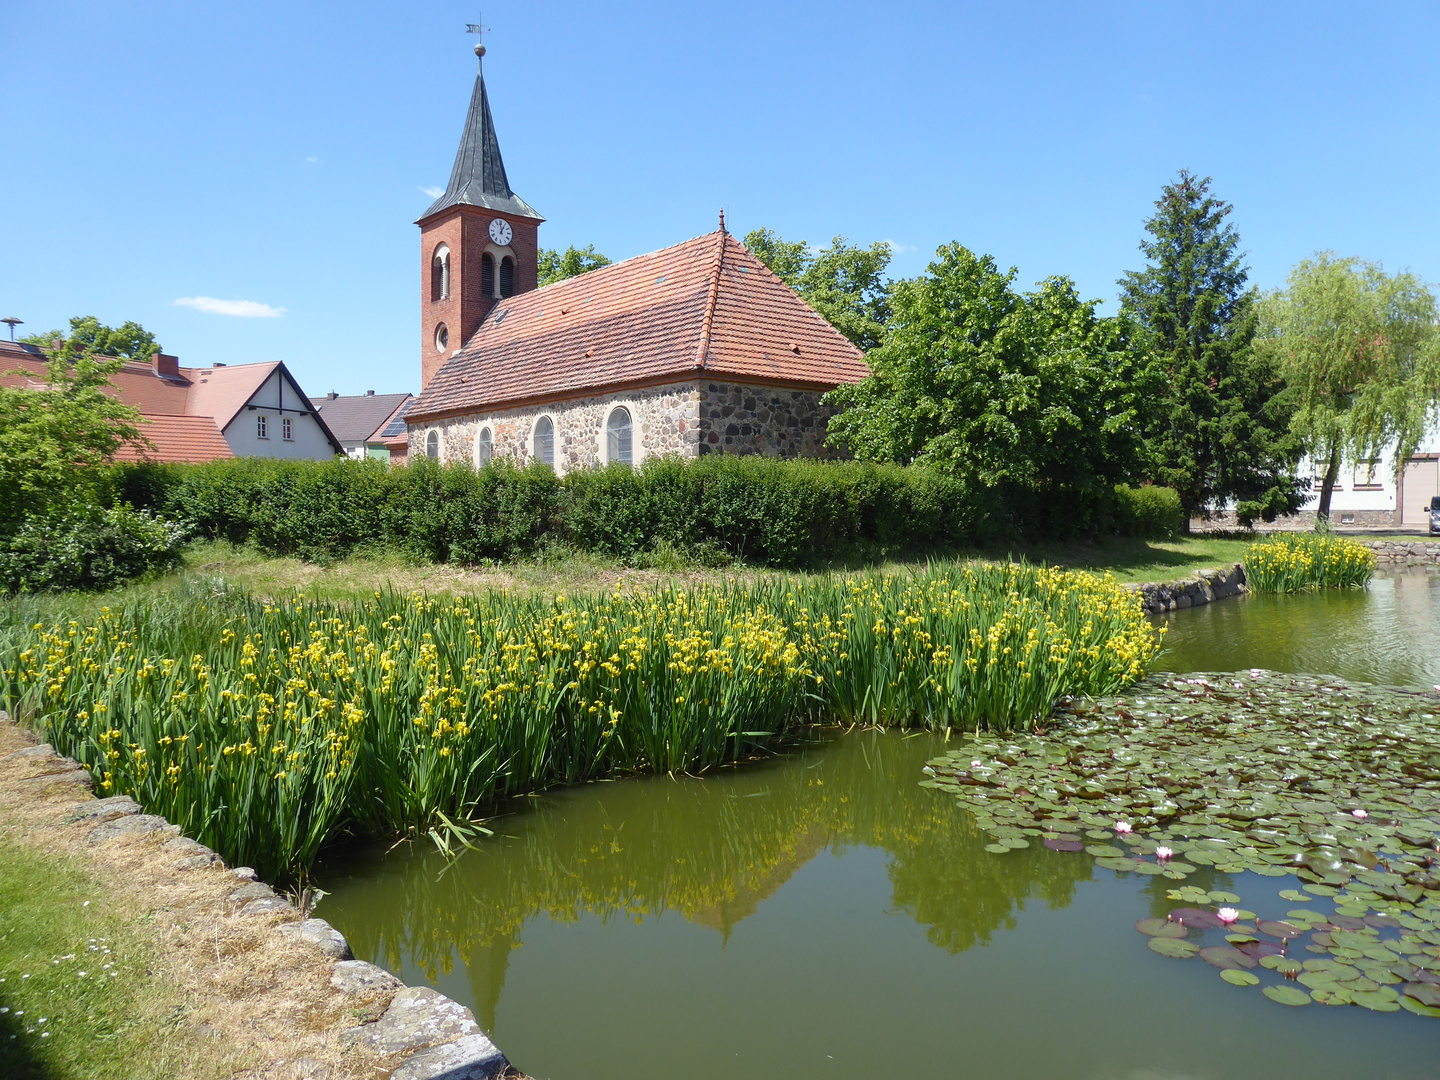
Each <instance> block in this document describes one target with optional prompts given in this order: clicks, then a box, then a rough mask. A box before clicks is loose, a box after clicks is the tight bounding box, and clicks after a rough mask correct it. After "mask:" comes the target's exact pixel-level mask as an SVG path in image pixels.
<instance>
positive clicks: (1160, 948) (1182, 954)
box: [1148, 937, 1200, 960]
mask: <svg viewBox="0 0 1440 1080" xmlns="http://www.w3.org/2000/svg"><path fill="white" fill-rule="evenodd" d="M1148 944H1149V946H1150V948H1152V949H1154V950H1155V951H1156V952H1158V953H1159V954H1160V955H1161V956H1170V957H1173V958H1175V959H1176V960H1188V959H1190V957H1192V956H1194V955H1196V954H1197V953H1198V952H1199V951H1200V946H1199V945H1196V944H1195V943H1194V942H1193V941H1186V940H1185V939H1184V938H1171V937H1152V938H1151V939H1150V941H1149V942H1148Z"/></svg>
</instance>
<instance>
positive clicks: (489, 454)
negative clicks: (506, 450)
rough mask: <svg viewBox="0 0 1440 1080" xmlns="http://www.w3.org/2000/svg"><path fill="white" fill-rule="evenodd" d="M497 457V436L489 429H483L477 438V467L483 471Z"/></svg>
mask: <svg viewBox="0 0 1440 1080" xmlns="http://www.w3.org/2000/svg"><path fill="white" fill-rule="evenodd" d="M494 456H495V436H494V435H492V434H491V432H490V429H489V428H488V427H482V428H481V429H480V434H479V435H476V436H475V467H476V468H477V469H483V468H484V467H485V466H486V465H489V464H490V460H491V459H492V458H493V457H494Z"/></svg>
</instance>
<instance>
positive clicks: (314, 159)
mask: <svg viewBox="0 0 1440 1080" xmlns="http://www.w3.org/2000/svg"><path fill="white" fill-rule="evenodd" d="M305 160H306V161H308V162H309V163H310V164H311V165H319V164H320V159H319V158H318V157H307V158H306V159H305Z"/></svg>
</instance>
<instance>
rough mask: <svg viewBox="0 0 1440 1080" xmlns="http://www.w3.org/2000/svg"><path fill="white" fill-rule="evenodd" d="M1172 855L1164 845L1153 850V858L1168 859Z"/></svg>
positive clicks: (1172, 852)
mask: <svg viewBox="0 0 1440 1080" xmlns="http://www.w3.org/2000/svg"><path fill="white" fill-rule="evenodd" d="M1174 854H1175V852H1174V851H1172V850H1171V849H1170V848H1168V847H1166V846H1165V845H1164V844H1161V845H1160V846H1159V847H1157V848H1156V849H1155V858H1157V859H1168V858H1170V856H1172V855H1174Z"/></svg>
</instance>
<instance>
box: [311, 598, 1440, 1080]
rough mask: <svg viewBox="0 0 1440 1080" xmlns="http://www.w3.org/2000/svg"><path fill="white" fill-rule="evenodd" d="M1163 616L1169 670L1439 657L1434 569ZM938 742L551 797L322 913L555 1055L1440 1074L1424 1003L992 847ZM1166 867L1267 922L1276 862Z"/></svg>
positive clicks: (699, 1076) (1038, 858)
mask: <svg viewBox="0 0 1440 1080" xmlns="http://www.w3.org/2000/svg"><path fill="white" fill-rule="evenodd" d="M1170 623H1171V632H1170V635H1169V637H1168V640H1167V645H1168V647H1169V652H1168V653H1167V654H1166V656H1165V658H1164V659H1165V661H1167V663H1165V664H1164V665H1162V666H1165V667H1168V668H1169V669H1170V670H1178V671H1187V670H1188V671H1194V670H1222V669H1228V670H1236V669H1243V668H1249V667H1268V668H1274V669H1278V670H1290V671H1316V672H1328V673H1334V674H1337V675H1341V676H1342V677H1347V678H1352V679H1359V680H1363V681H1380V682H1390V683H1404V684H1411V685H1414V684H1420V685H1430V684H1433V683H1437V682H1440V576H1437V575H1428V576H1427V575H1423V574H1420V575H1414V574H1412V575H1397V576H1395V577H1382V578H1377V579H1376V581H1375V582H1374V583H1373V584H1372V586H1371V588H1370V589H1369V590H1368V591H1367V592H1362V593H1351V594H1337V593H1331V594H1316V595H1306V596H1295V597H1251V598H1248V599H1245V600H1243V601H1225V602H1222V603H1219V604H1212V605H1210V606H1208V607H1203V608H1198V609H1194V610H1190V611H1184V612H1179V613H1177V615H1176V616H1174V617H1173V618H1172V619H1171V620H1170ZM943 745H944V744H943V743H942V742H941V741H940V740H939V739H938V738H936V737H933V736H929V735H925V736H919V737H914V738H905V737H902V736H900V735H898V734H895V733H887V734H880V733H875V732H857V733H852V734H850V735H847V736H845V737H843V738H832V739H830V740H828V741H822V742H817V743H814V744H811V745H808V746H806V747H803V748H801V749H799V750H797V751H796V752H795V753H793V754H791V755H788V756H786V757H785V758H783V759H780V760H776V761H772V762H769V763H767V764H764V765H762V766H757V767H753V768H746V769H732V770H725V771H721V772H719V773H716V774H713V775H710V776H708V777H707V778H706V779H704V780H703V781H702V780H695V779H690V778H675V779H670V778H645V779H640V780H632V781H621V782H617V783H610V784H591V785H588V786H586V787H582V788H576V789H572V790H569V791H556V792H552V793H548V794H546V795H544V796H543V797H539V798H534V799H529V800H523V801H522V802H521V803H520V804H519V805H520V809H518V810H516V811H515V812H513V813H511V814H509V815H508V816H505V817H502V818H500V819H498V820H497V821H496V822H494V825H495V827H496V830H497V835H496V836H495V837H493V838H489V839H487V840H485V841H484V842H483V843H481V844H479V845H478V847H477V850H475V851H472V852H468V853H466V854H465V855H464V856H463V857H461V858H460V859H458V860H456V861H455V862H453V863H447V862H446V861H445V860H444V859H442V858H441V857H439V856H438V855H436V854H434V853H433V852H426V851H424V850H421V849H419V848H418V847H417V848H415V849H397V850H396V851H393V852H391V853H389V854H388V855H386V854H381V853H378V852H372V853H369V854H368V855H365V854H361V855H358V856H356V857H354V858H352V859H350V860H349V861H347V862H345V863H343V864H340V863H337V864H333V865H331V866H329V867H324V868H322V869H321V870H320V871H319V872H318V874H319V881H320V883H321V884H322V885H323V886H324V887H325V888H327V889H330V890H332V894H331V895H330V896H329V897H327V898H326V899H325V902H324V905H323V907H322V909H321V914H322V915H324V917H325V918H327V919H329V920H330V921H332V922H333V923H334V924H335V925H336V926H337V927H338V928H339V929H340V930H341V931H342V932H343V933H345V934H346V936H347V937H348V938H349V939H350V942H351V944H352V946H353V947H354V949H355V952H356V954H357V955H358V956H360V957H362V958H363V959H367V960H373V961H375V962H377V963H380V964H383V965H384V966H386V967H388V968H390V969H391V970H392V971H395V972H397V973H399V974H401V975H402V976H403V977H404V978H406V980H407V981H410V982H412V983H418V982H429V983H431V984H433V985H435V986H437V988H438V989H440V990H441V991H442V992H444V993H446V994H449V995H450V996H452V997H454V998H456V999H458V1000H461V1001H463V1002H464V1003H465V1004H466V1005H468V1006H470V1007H471V1008H473V1009H474V1010H475V1013H476V1015H477V1018H478V1019H479V1020H480V1022H481V1023H482V1025H483V1026H484V1027H485V1028H486V1029H487V1030H488V1031H490V1032H491V1033H492V1034H493V1035H494V1036H495V1038H496V1041H497V1042H498V1043H499V1045H500V1046H501V1047H502V1048H504V1049H505V1051H506V1052H507V1053H508V1054H510V1055H511V1056H512V1058H514V1059H515V1061H516V1062H517V1063H518V1064H519V1065H521V1066H522V1067H524V1068H526V1069H527V1070H528V1071H529V1072H531V1073H532V1074H533V1075H537V1076H547V1077H551V1078H552V1080H659V1078H669V1077H677V1076H684V1077H686V1078H687V1080H722V1078H728V1077H731V1076H734V1075H737V1074H741V1073H743V1074H745V1075H756V1076H763V1077H781V1076H783V1077H785V1078H786V1080H831V1078H836V1077H851V1076H882V1075H885V1076H888V1075H892V1074H899V1075H906V1076H917V1077H932V1076H934V1077H942V1076H943V1077H952V1076H966V1077H999V1076H1003V1077H1006V1078H1007V1080H1010V1078H1014V1080H1041V1078H1044V1080H1055V1078H1068V1077H1077V1078H1086V1080H1100V1078H1120V1077H1131V1078H1136V1080H1139V1078H1142V1077H1143V1078H1158V1077H1166V1078H1181V1077H1210V1078H1214V1077H1221V1076H1223V1077H1227V1078H1238V1080H1262V1078H1263V1080H1269V1078H1271V1077H1274V1076H1282V1075H1287V1076H1288V1075H1303V1076H1305V1077H1307V1080H1340V1078H1344V1080H1350V1078H1352V1077H1356V1076H1367V1077H1368V1076H1376V1077H1379V1076H1384V1077H1388V1078H1402V1077H1403V1078H1406V1080H1409V1078H1416V1080H1419V1078H1421V1077H1433V1076H1434V1075H1435V1068H1434V1047H1435V1039H1436V1035H1435V1032H1436V1030H1437V1029H1436V1028H1435V1027H1433V1026H1429V1025H1434V1024H1436V1023H1437V1021H1434V1020H1428V1019H1423V1018H1419V1017H1413V1016H1408V1015H1380V1014H1372V1013H1368V1012H1366V1011H1365V1010H1362V1009H1358V1008H1344V1009H1331V1008H1324V1007H1321V1006H1319V1005H1316V1006H1312V1007H1310V1008H1302V1009H1285V1008H1283V1007H1281V1006H1278V1005H1274V1004H1273V1003H1271V1002H1268V1001H1264V1000H1263V999H1261V998H1259V997H1258V994H1256V993H1254V992H1252V991H1248V990H1241V989H1239V988H1237V987H1233V986H1229V985H1227V984H1225V983H1223V982H1222V981H1221V980H1220V979H1219V977H1218V973H1217V972H1216V971H1215V970H1214V969H1213V968H1211V967H1209V966H1208V965H1206V964H1203V963H1201V962H1200V961H1198V960H1191V961H1183V962H1182V961H1177V960H1169V959H1165V958H1162V957H1158V956H1156V955H1155V954H1154V953H1153V952H1152V951H1151V950H1150V949H1149V948H1148V947H1147V944H1146V940H1147V939H1145V938H1144V937H1142V935H1140V934H1137V933H1136V932H1135V930H1134V928H1133V924H1134V921H1135V920H1136V919H1138V918H1140V917H1143V916H1145V915H1147V914H1150V915H1159V914H1162V913H1163V912H1165V911H1167V910H1168V909H1169V907H1170V906H1171V905H1170V903H1169V901H1168V899H1167V898H1166V896H1165V892H1166V890H1167V888H1168V887H1169V886H1170V885H1171V884H1173V883H1172V882H1169V881H1164V880H1162V879H1160V878H1157V877H1150V878H1146V879H1144V880H1136V879H1134V878H1129V877H1125V876H1117V875H1115V874H1113V873H1111V872H1110V871H1108V870H1097V869H1096V868H1095V866H1094V863H1093V861H1092V860H1091V859H1090V858H1089V856H1086V855H1071V854H1062V853H1056V852H1051V851H1048V850H1045V849H1044V848H1041V847H1039V846H1036V847H1033V848H1029V849H1024V850H1020V851H1014V852H1011V853H1009V854H1006V855H1000V856H996V855H991V854H989V853H987V852H985V851H984V850H983V845H984V844H985V843H986V842H987V841H988V837H985V836H983V835H981V834H979V833H978V832H977V831H976V829H975V827H974V824H973V822H972V819H971V818H970V817H969V815H968V814H967V813H966V812H965V811H963V810H962V809H961V808H960V807H959V805H958V804H957V803H956V801H955V800H954V799H952V798H949V797H947V796H945V795H943V794H942V793H940V792H937V791H934V790H931V789H925V788H920V787H919V786H918V785H917V781H918V780H919V779H920V775H921V774H920V769H921V767H922V766H923V764H924V762H925V761H926V760H927V759H928V758H930V757H933V756H935V755H936V754H937V753H938V752H940V750H941V749H942V747H943ZM1092 874H1093V880H1089V881H1088V882H1087V883H1086V884H1085V885H1084V887H1083V888H1079V887H1077V886H1078V885H1079V884H1080V883H1081V882H1082V881H1086V879H1089V878H1091V876H1092ZM1186 883H1187V884H1190V885H1198V886H1200V887H1202V888H1207V889H1211V888H1214V889H1225V890H1227V891H1232V892H1234V893H1236V894H1237V895H1239V896H1241V897H1242V899H1243V902H1244V906H1245V907H1247V908H1251V909H1252V910H1255V911H1256V912H1258V913H1259V914H1261V916H1262V917H1264V918H1281V917H1283V916H1284V914H1285V912H1286V911H1287V910H1288V909H1289V908H1291V907H1293V906H1294V905H1293V904H1292V902H1291V901H1288V900H1285V899H1283V898H1281V897H1280V896H1279V895H1278V893H1279V890H1281V889H1284V888H1287V887H1293V886H1294V885H1295V884H1297V882H1295V881H1294V880H1293V879H1288V878H1262V877H1258V876H1255V875H1251V874H1243V875H1239V876H1236V877H1230V876H1228V875H1222V874H1219V873H1217V872H1216V871H1215V870H1214V869H1213V868H1211V867H1201V868H1199V870H1198V872H1197V873H1196V874H1195V875H1194V876H1192V877H1190V878H1187V879H1186ZM1033 901H1039V902H1033ZM1011 929H1014V930H1015V931H1016V932H1015V933H1008V932H1006V931H1008V930H1011Z"/></svg>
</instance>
